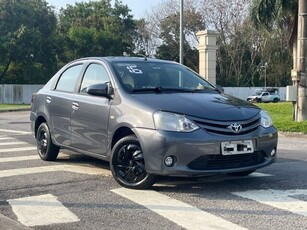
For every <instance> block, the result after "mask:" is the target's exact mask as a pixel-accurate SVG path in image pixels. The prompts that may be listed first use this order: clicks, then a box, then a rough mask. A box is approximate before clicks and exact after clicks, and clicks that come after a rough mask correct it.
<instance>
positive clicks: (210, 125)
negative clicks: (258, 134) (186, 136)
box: [190, 115, 261, 136]
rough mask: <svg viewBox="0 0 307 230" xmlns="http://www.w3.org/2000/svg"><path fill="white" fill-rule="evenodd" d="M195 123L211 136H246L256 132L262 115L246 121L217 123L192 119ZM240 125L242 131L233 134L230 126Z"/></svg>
mask: <svg viewBox="0 0 307 230" xmlns="http://www.w3.org/2000/svg"><path fill="white" fill-rule="evenodd" d="M190 119H191V120H193V122H194V123H196V124H197V125H198V126H199V127H200V128H202V129H203V130H205V131H206V132H208V133H211V134H219V135H226V136H238V135H245V134H249V133H252V132H254V131H256V130H257V129H258V128H259V126H260V119H261V118H260V115H258V116H255V117H253V118H251V119H248V120H244V121H216V120H206V119H201V118H195V117H190ZM233 123H238V124H240V125H241V126H242V130H241V131H240V132H238V133H235V132H233V131H232V130H231V129H230V128H229V126H230V125H231V124H233Z"/></svg>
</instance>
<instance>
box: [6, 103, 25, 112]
mask: <svg viewBox="0 0 307 230" xmlns="http://www.w3.org/2000/svg"><path fill="white" fill-rule="evenodd" d="M30 107H31V105H25V104H22V105H11V104H0V111H6V110H10V111H11V110H19V109H30Z"/></svg>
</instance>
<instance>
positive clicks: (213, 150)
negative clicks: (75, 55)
mask: <svg viewBox="0 0 307 230" xmlns="http://www.w3.org/2000/svg"><path fill="white" fill-rule="evenodd" d="M30 119H31V128H32V131H33V134H34V136H35V138H36V141H37V150H38V154H39V156H40V158H41V159H43V160H46V161H52V160H55V159H56V158H57V156H58V153H59V150H60V149H61V148H66V149H70V150H73V151H77V152H80V153H83V154H87V155H90V156H92V157H96V158H99V159H102V160H106V161H108V162H110V169H111V172H112V174H113V177H114V178H115V180H116V181H117V182H118V183H119V184H120V185H122V186H125V187H128V188H135V189H144V188H148V187H150V186H151V185H153V184H154V183H155V181H156V179H157V177H158V176H186V177H190V176H195V177H199V176H204V175H212V174H217V173H224V174H231V175H239V176H245V175H248V174H250V173H252V172H253V171H255V170H256V169H259V168H262V167H265V166H268V165H270V164H271V163H273V162H274V161H275V159H276V155H277V130H276V129H275V128H274V126H273V124H272V120H271V118H270V116H269V115H268V113H266V112H265V111H262V110H261V109H260V108H258V107H257V106H255V105H253V104H251V103H248V102H246V101H243V100H240V99H237V98H235V97H232V96H229V95H226V94H224V93H223V92H222V91H221V90H220V89H219V88H217V87H215V86H214V85H212V84H211V83H209V82H207V81H206V80H204V79H203V78H202V77H201V76H199V75H198V74H197V73H195V72H193V71H192V70H190V69H189V68H187V67H185V66H183V65H180V64H178V63H175V62H170V61H164V60H158V59H147V58H133V57H103V58H100V57H97V58H83V59H78V60H75V61H73V62H71V63H69V64H67V65H66V66H64V67H63V68H62V69H61V70H59V72H58V73H56V74H55V75H54V76H53V77H52V78H51V79H50V81H49V82H48V83H47V84H46V85H45V86H44V87H43V88H42V89H41V90H39V91H38V92H37V93H36V94H34V95H33V100H32V111H31V116H30Z"/></svg>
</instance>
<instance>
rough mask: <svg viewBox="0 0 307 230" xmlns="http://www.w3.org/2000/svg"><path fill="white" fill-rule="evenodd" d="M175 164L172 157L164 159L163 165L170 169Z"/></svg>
mask: <svg viewBox="0 0 307 230" xmlns="http://www.w3.org/2000/svg"><path fill="white" fill-rule="evenodd" d="M174 163H175V159H174V157H173V156H168V157H166V158H165V159H164V164H165V165H166V166H168V167H171V166H173V165H174Z"/></svg>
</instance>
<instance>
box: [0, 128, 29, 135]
mask: <svg viewBox="0 0 307 230" xmlns="http://www.w3.org/2000/svg"><path fill="white" fill-rule="evenodd" d="M0 132H5V133H18V134H32V133H31V132H26V131H18V130H9V129H0Z"/></svg>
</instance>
